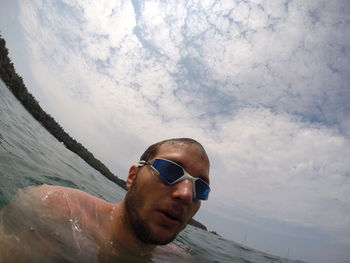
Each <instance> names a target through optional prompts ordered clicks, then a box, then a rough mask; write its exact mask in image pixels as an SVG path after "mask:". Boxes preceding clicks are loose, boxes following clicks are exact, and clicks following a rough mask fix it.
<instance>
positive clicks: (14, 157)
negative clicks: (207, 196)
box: [0, 80, 301, 263]
mask: <svg viewBox="0 0 350 263" xmlns="http://www.w3.org/2000/svg"><path fill="white" fill-rule="evenodd" d="M44 183H45V184H53V185H62V186H68V187H73V188H78V189H81V190H83V191H86V192H89V193H91V194H93V195H95V196H97V197H99V198H102V199H104V200H107V201H110V202H119V201H121V200H122V199H123V197H124V195H125V191H124V190H123V189H122V188H120V187H119V186H117V185H116V184H114V183H112V182H111V181H109V180H108V179H106V178H105V177H104V176H103V175H101V174H100V173H99V172H97V171H96V170H94V169H93V168H92V167H90V166H89V165H88V164H86V163H85V162H84V161H83V160H82V159H81V158H80V157H78V156H77V155H75V154H74V153H72V152H71V151H69V150H68V149H67V148H66V147H65V146H64V145H63V144H62V143H60V142H59V141H57V140H56V139H55V138H54V137H53V136H52V135H51V134H50V133H48V132H47V131H46V130H45V129H44V128H43V127H42V126H41V125H40V123H38V122H37V121H36V120H34V119H33V117H32V116H31V115H30V114H29V113H28V112H27V111H26V110H25V109H24V108H23V107H22V105H21V104H20V103H19V102H18V101H17V99H16V98H15V97H14V96H13V95H12V93H11V92H10V91H9V89H8V88H7V87H6V86H5V84H4V83H3V82H2V81H1V80H0V209H1V208H3V207H4V206H5V205H6V204H8V203H9V202H11V200H12V198H13V197H14V195H15V194H16V192H17V190H18V189H21V188H24V187H26V186H33V185H41V184H44ZM13 220H14V224H15V221H16V218H14V219H13ZM22 220H27V221H28V222H30V220H35V218H34V219H33V218H32V219H31V218H24V219H23V218H22ZM0 227H1V226H0ZM174 243H175V245H176V246H178V247H180V248H184V249H185V250H186V251H188V252H187V254H186V255H183V256H181V254H180V255H179V254H176V253H175V254H174V253H173V252H172V251H171V250H170V249H167V248H164V249H160V250H158V251H156V252H155V253H154V254H153V257H152V260H151V262H246V263H248V262H284V263H288V262H301V261H295V260H288V259H282V258H280V257H277V256H273V255H269V254H266V253H263V252H260V251H257V250H254V249H252V248H249V247H246V246H244V245H242V244H238V243H235V242H233V241H229V240H225V239H223V238H221V237H220V236H217V235H214V234H212V233H209V232H206V231H203V230H200V229H197V228H194V227H192V226H188V227H187V228H186V229H185V230H184V231H182V232H181V234H180V235H179V236H178V237H177V239H176V240H175V241H174ZM0 246H1V242H0ZM43 249H44V248H43ZM14 253H15V252H14Z"/></svg>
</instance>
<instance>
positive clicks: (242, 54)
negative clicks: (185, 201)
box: [0, 0, 350, 263]
mask: <svg viewBox="0 0 350 263" xmlns="http://www.w3.org/2000/svg"><path fill="white" fill-rule="evenodd" d="M0 33H1V34H2V37H4V38H5V40H6V41H7V47H8V48H9V52H10V56H11V58H12V61H13V62H14V65H15V67H16V69H17V71H18V73H19V74H20V75H21V76H22V77H23V78H24V81H25V84H26V86H27V88H28V90H29V91H30V92H31V93H32V94H33V95H34V96H35V98H37V100H38V101H39V103H40V105H41V106H42V107H43V108H44V110H45V111H47V112H48V113H49V114H50V115H52V116H53V117H54V118H55V119H56V120H57V121H58V122H59V123H60V125H61V126H62V127H63V128H64V129H65V130H66V131H67V132H68V133H69V134H70V135H71V136H72V137H74V138H75V139H77V140H78V141H79V142H81V143H82V144H83V145H84V146H86V147H87V148H88V149H89V150H90V151H91V152H93V153H94V155H95V156H96V157H97V158H98V159H100V160H101V161H102V162H104V163H105V164H106V165H107V166H108V167H109V168H110V170H111V171H112V172H114V173H116V174H117V175H118V176H119V177H120V178H122V179H125V178H126V176H127V171H128V168H129V166H130V165H132V164H134V163H136V162H137V160H138V159H139V156H140V155H141V153H142V152H143V151H144V149H145V148H146V147H147V146H148V145H150V144H152V143H154V142H156V141H160V140H163V139H167V138H173V137H192V138H195V139H197V140H198V141H199V142H201V143H202V144H203V146H204V147H205V148H206V150H207V152H208V155H209V157H210V160H211V188H212V192H211V194H210V200H208V201H207V202H202V208H201V210H200V212H199V213H198V214H197V215H196V217H195V218H196V219H198V220H199V221H201V222H203V223H204V224H205V225H207V226H208V228H209V229H210V230H215V231H217V232H218V233H219V234H221V235H222V236H223V237H225V238H227V239H229V240H233V241H236V242H239V243H243V244H245V245H247V246H249V247H253V248H256V249H259V250H262V251H265V252H268V253H272V254H274V255H278V256H283V257H287V256H288V257H289V258H293V259H301V260H306V261H308V262H321V263H323V262H324V263H326V262H334V263H337V262H350V249H349V248H350V165H349V164H350V114H349V113H350V87H349V84H350V62H349V61H350V2H349V1H348V0H332V1H329V0H317V1H316V0H309V1H305V0H269V1H267V0H245V1H243V0H230V1H229V0H226V1H224V0H216V1H209V0H208V1H207V0H202V1H200V0H197V1H193V0H186V1H181V0H177V1H162V0H158V1H141V0H132V1H127V0H120V1H110V0H100V1H87V0H86V1H78V0H55V1H53V0H21V1H20V0H0Z"/></svg>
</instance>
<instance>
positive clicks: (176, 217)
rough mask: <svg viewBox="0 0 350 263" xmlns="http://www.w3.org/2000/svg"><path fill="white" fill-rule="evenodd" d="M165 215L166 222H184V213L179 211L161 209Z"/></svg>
mask: <svg viewBox="0 0 350 263" xmlns="http://www.w3.org/2000/svg"><path fill="white" fill-rule="evenodd" d="M159 212H160V213H161V214H162V215H163V219H164V222H165V223H166V224H170V225H172V224H179V223H181V222H182V213H181V212H178V211H171V210H160V211H159Z"/></svg>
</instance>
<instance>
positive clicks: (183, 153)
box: [155, 142, 210, 176]
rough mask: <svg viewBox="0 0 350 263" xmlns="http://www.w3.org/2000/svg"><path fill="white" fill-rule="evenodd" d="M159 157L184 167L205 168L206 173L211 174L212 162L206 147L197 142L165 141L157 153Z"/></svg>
mask: <svg viewBox="0 0 350 263" xmlns="http://www.w3.org/2000/svg"><path fill="white" fill-rule="evenodd" d="M157 157H160V158H165V159H169V160H172V161H174V162H176V163H178V164H179V165H181V166H182V167H184V168H189V167H190V166H192V167H193V166H195V167H197V168H198V169H205V170H206V172H205V175H206V176H209V165H210V164H209V159H208V156H207V155H206V153H205V151H204V149H203V148H201V147H200V146H198V145H196V144H188V143H181V142H180V143H164V144H162V145H161V146H160V147H159V149H158V151H157V154H156V155H155V158H157ZM202 171H203V170H202ZM201 173H203V172H201Z"/></svg>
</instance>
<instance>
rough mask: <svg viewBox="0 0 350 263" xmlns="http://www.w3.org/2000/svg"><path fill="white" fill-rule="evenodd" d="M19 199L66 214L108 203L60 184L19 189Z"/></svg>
mask: <svg viewBox="0 0 350 263" xmlns="http://www.w3.org/2000/svg"><path fill="white" fill-rule="evenodd" d="M16 199H17V200H18V201H20V202H22V203H23V202H24V203H28V205H30V204H32V205H33V206H38V207H40V208H41V209H45V210H50V211H52V212H53V214H56V215H59V216H64V215H66V214H72V213H73V212H79V211H81V212H83V210H84V209H88V208H89V207H91V206H100V205H101V204H105V205H107V204H108V203H107V202H106V201H104V200H101V199H99V198H97V197H95V196H93V195H91V194H89V193H86V192H84V191H81V190H79V189H75V188H70V187H64V186H58V185H47V184H44V185H40V186H30V187H27V188H24V189H22V190H20V191H18V194H17V198H16Z"/></svg>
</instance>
